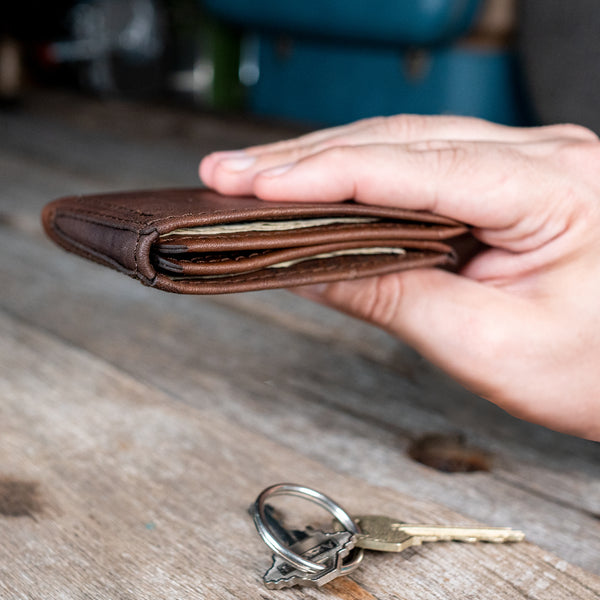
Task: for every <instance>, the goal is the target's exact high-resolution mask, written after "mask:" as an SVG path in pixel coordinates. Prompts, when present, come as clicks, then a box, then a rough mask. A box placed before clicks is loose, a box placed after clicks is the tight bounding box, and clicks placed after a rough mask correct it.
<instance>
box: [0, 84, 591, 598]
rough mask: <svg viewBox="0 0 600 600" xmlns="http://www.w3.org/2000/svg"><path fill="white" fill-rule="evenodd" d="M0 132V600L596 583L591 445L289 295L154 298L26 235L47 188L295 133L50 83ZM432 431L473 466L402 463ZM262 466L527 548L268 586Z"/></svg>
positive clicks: (441, 549) (563, 592)
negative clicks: (51, 87)
mask: <svg viewBox="0 0 600 600" xmlns="http://www.w3.org/2000/svg"><path fill="white" fill-rule="evenodd" d="M0 132H1V138H0V139H1V141H0V181H1V183H0V192H1V193H0V222H1V225H0V232H1V233H0V251H1V253H2V259H1V261H0V277H1V279H0V281H1V283H0V357H1V358H0V373H1V376H0V402H1V403H0V598H2V599H3V600H4V599H6V600H12V599H17V598H19V599H28V600H29V599H44V600H52V599H58V598H60V599H63V598H69V599H70V598H78V599H84V598H85V599H88V598H93V599H98V600H104V599H119V600H121V599H128V600H129V599H141V598H165V599H175V598H176V599H183V598H185V599H187V598H207V599H213V598H215V599H216V598H218V599H221V598H263V599H267V598H284V597H285V598H305V597H306V598H343V599H360V600H363V599H373V598H377V599H382V600H383V599H392V598H398V599H400V598H401V599H408V598H418V599H420V600H421V599H430V598H431V599H434V598H435V599H442V598H478V599H483V598H486V599H487V598H494V599H496V598H502V599H504V598H507V599H508V598H533V599H542V598H543V599H546V598H547V599H551V600H557V599H562V598H565V599H567V598H568V599H573V598H585V599H589V598H598V597H600V445H598V444H595V443H592V442H586V441H583V440H578V439H575V438H571V437H568V436H564V435H560V434H557V433H554V432H551V431H548V430H545V429H542V428H540V427H536V426H533V425H530V424H527V423H523V422H521V421H518V420H516V419H514V418H512V417H510V416H508V415H506V414H504V413H503V412H502V411H500V410H498V409H497V408H495V407H494V406H492V405H490V404H489V403H487V402H485V401H483V400H480V399H478V398H476V397H474V396H472V395H470V394H468V393H467V392H465V391H464V390H462V389H460V388H459V387H458V386H456V385H455V384H453V383H452V382H450V381H448V380H447V379H446V378H445V377H444V376H443V375H442V374H440V373H439V372H438V371H436V370H435V369H434V368H433V367H431V366H430V365H429V364H428V363H426V362H425V361H424V360H422V359H421V358H420V357H419V356H418V355H416V354H415V353H414V352H413V351H412V350H410V349H409V348H407V347H405V346H403V345H402V344H401V343H400V342H398V341H396V340H393V339H391V338H390V337H388V336H386V335H385V334H383V333H382V332H380V331H378V330H376V329H374V328H371V327H369V326H367V325H365V324H363V323H360V322H357V321H355V320H352V319H350V318H347V317H344V316H342V315H339V314H337V313H333V312H331V311H328V310H327V309H324V308H321V307H318V306H314V305H312V304H310V303H308V302H307V301H305V300H302V299H300V298H298V297H296V296H294V295H292V294H290V293H288V292H284V291H276V292H264V293H253V294H240V295H233V296H222V297H212V298H206V297H177V296H174V295H168V294H165V293H162V292H158V291H155V290H150V289H147V288H144V287H143V286H141V285H139V284H138V283H136V282H134V281H132V280H129V279H127V278H125V277H123V276H122V275H119V274H117V273H114V272H112V271H110V270H108V269H105V268H102V267H99V266H96V265H94V264H92V263H88V262H86V261H83V260H81V259H79V258H76V257H74V256H71V255H69V254H67V253H65V252H63V251H62V250H60V249H58V248H56V247H54V246H53V245H51V244H50V243H49V242H48V241H47V240H46V239H45V238H44V236H43V234H42V233H41V230H40V227H39V223H38V219H39V217H38V215H39V211H40V209H41V207H42V206H43V204H44V203H46V202H47V201H48V200H50V199H52V198H54V197H57V196H60V195H65V194H72V193H85V192H96V191H101V190H114V189H123V188H133V187H149V188H151V187H166V186H185V185H195V184H196V183H197V180H196V167H197V163H198V160H199V158H200V157H201V156H202V155H203V154H204V153H206V152H208V151H209V150H213V149H224V148H235V147H239V146H241V145H245V144H249V143H257V142H260V141H266V140H273V139H277V138H279V137H281V136H282V135H285V134H289V133H293V132H291V131H289V130H285V129H284V128H282V127H275V126H272V125H265V124H260V123H252V122H248V121H244V120H242V119H240V118H232V117H225V116H212V115H204V114H199V113H194V112H192V111H187V110H179V111H178V110H174V109H171V108H164V107H156V106H145V107H139V106H136V105H128V104H124V103H118V102H114V101H113V102H108V103H100V102H97V101H93V100H90V99H82V98H78V97H75V96H70V95H65V94H57V93H52V94H50V93H45V94H38V95H34V96H32V97H31V98H30V99H29V100H28V101H27V103H26V104H25V105H24V106H23V107H21V108H20V109H19V110H16V111H12V112H3V113H1V114H0ZM540 400H541V401H543V398H542V399H540ZM432 433H433V434H436V435H438V436H439V437H440V439H443V440H450V442H449V443H450V445H451V446H452V449H451V453H453V452H458V453H459V454H460V455H461V456H463V455H466V461H467V463H468V464H470V465H472V466H473V467H477V466H479V467H485V466H487V467H488V470H479V471H473V472H443V471H440V470H437V469H435V468H432V467H431V466H426V465H425V464H422V463H420V462H417V461H416V460H414V459H413V458H411V454H415V452H414V450H415V447H416V448H417V449H419V448H422V446H423V444H422V443H420V441H419V440H421V442H422V440H423V436H426V435H428V434H432ZM457 435H460V436H462V437H463V439H464V440H466V444H467V448H466V450H465V449H464V448H461V447H460V444H458V448H457V449H455V446H456V445H457V444H455V443H454V442H453V440H454V437H455V436H457ZM411 449H412V450H411ZM437 450H439V448H438V447H437V445H436V444H433V451H437ZM446 450H447V449H446ZM446 455H447V452H446V454H444V455H443V456H442V458H444V456H446ZM463 458H464V456H463ZM452 464H454V463H452ZM452 464H451V465H450V466H451V467H452ZM446 466H448V465H446ZM280 481H293V482H298V483H303V484H306V485H310V486H313V487H315V488H316V489H319V490H321V491H323V492H325V493H327V494H329V495H330V496H332V497H334V498H335V499H337V500H339V501H340V503H341V504H343V506H344V507H345V508H347V509H348V510H349V511H350V512H355V513H367V512H368V513H383V514H389V515H393V516H397V517H399V518H401V519H403V520H406V521H426V522H427V521H430V522H438V523H447V524H465V523H467V524H468V523H471V524H472V523H477V522H479V523H484V524H487V525H496V526H502V525H505V526H512V527H516V528H520V529H523V530H525V532H526V533H527V537H528V540H529V541H527V542H525V543H522V544H513V545H492V544H478V545H470V544H456V543H454V544H452V543H444V544H428V545H424V546H422V547H420V548H415V549H412V550H409V551H407V552H405V553H403V554H400V555H383V554H375V553H371V554H369V555H368V556H367V557H366V558H365V561H364V564H363V566H362V567H361V568H360V569H358V570H356V571H355V572H354V573H353V574H352V575H351V576H350V577H347V578H343V579H339V580H337V581H336V582H335V583H333V584H330V585H328V586H326V587H324V588H321V589H318V590H315V589H298V588H295V589H293V590H288V591H269V590H267V589H265V588H264V587H263V584H262V581H261V576H262V573H263V572H264V571H265V570H266V568H267V567H268V566H269V564H270V555H269V552H268V551H267V549H266V546H264V545H263V543H262V542H261V541H260V539H259V538H258V536H257V535H256V533H255V531H254V527H253V524H252V522H251V520H250V518H249V517H248V514H247V512H246V511H247V508H248V506H249V504H250V503H251V502H252V501H253V500H254V498H255V497H256V495H257V494H258V493H259V492H260V491H261V489H263V488H264V487H265V486H267V485H270V484H272V483H275V482H280ZM300 508H302V509H304V505H302V507H300ZM308 508H310V507H308ZM315 510H316V511H318V510H319V509H316V508H315ZM316 516H317V517H321V514H320V513H318V514H316Z"/></svg>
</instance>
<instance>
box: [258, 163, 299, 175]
mask: <svg viewBox="0 0 600 600" xmlns="http://www.w3.org/2000/svg"><path fill="white" fill-rule="evenodd" d="M295 164H296V163H288V164H287V165H280V166H279V167H273V168H272V169H266V170H265V171H261V172H260V174H261V176H262V177H279V175H283V174H284V173H287V172H288V171H289V170H290V169H291V168H292V167H293V166H294V165H295Z"/></svg>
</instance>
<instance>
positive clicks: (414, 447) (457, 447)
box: [408, 433, 491, 473]
mask: <svg viewBox="0 0 600 600" xmlns="http://www.w3.org/2000/svg"><path fill="white" fill-rule="evenodd" d="M408 455H409V456H410V457H411V458H412V459H413V460H416V461H417V462H420V463H421V464H424V465H427V466H428V467H432V468H433V469H437V470H438V471H443V472H444V473H470V472H473V471H489V470H490V469H491V457H490V455H489V454H488V453H487V452H484V451H483V450H481V449H480V448H476V447H475V446H471V445H469V444H467V442H466V440H465V436H464V435H462V434H443V433H429V434H426V435H423V436H421V437H420V438H418V439H417V440H415V441H414V442H413V443H412V444H411V445H410V447H409V449H408Z"/></svg>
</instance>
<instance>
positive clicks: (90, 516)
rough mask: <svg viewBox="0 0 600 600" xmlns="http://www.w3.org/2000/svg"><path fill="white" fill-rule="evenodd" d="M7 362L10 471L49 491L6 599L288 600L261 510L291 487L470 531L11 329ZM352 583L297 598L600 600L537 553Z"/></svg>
mask: <svg viewBox="0 0 600 600" xmlns="http://www.w3.org/2000/svg"><path fill="white" fill-rule="evenodd" d="M0 355H2V357H3V361H2V367H1V375H2V378H1V381H2V383H1V387H0V393H1V394H2V397H3V398H5V401H4V403H3V405H2V423H1V425H0V456H1V457H2V465H3V470H4V472H5V474H6V475H10V476H14V477H17V476H18V477H20V478H27V479H30V480H32V481H37V482H38V483H39V486H40V493H41V495H42V496H43V498H44V501H45V502H46V503H47V509H46V511H45V514H44V515H43V516H40V517H38V518H37V519H35V520H34V519H32V518H29V517H17V518H15V517H13V518H6V517H4V518H0V531H1V533H2V540H3V543H2V545H0V565H1V566H0V573H1V574H2V577H0V590H2V592H3V597H8V598H16V597H19V594H22V593H23V591H24V590H27V597H28V598H32V599H36V598H44V599H53V598H64V597H68V598H86V597H94V598H116V597H118V598H152V597H160V598H195V597H201V598H219V599H220V598H239V597H263V598H271V597H279V596H280V595H281V592H267V591H266V590H264V589H263V587H262V582H261V581H260V574H261V572H262V571H263V570H264V569H265V568H266V567H267V566H268V563H269V558H268V552H266V548H265V547H264V546H263V545H262V543H261V542H260V540H259V539H258V536H257V535H256V533H255V532H254V531H253V525H252V523H251V520H250V518H249V517H248V515H247V512H246V508H247V506H248V504H249V503H250V502H251V501H252V500H253V499H254V497H255V496H256V494H257V493H258V491H260V489H261V487H262V486H264V485H266V484H269V483H272V482H274V481H280V480H288V479H290V478H291V477H293V478H296V479H297V480H299V481H303V482H305V483H307V484H309V485H312V486H314V487H316V488H320V489H327V490H328V491H329V493H331V494H332V495H334V496H336V497H338V498H343V499H344V504H345V505H346V507H347V508H349V509H350V510H352V511H354V512H364V508H365V507H366V506H369V507H370V509H371V510H372V511H373V510H375V509H376V510H377V511H384V512H385V511H387V510H389V509H390V507H392V506H393V507H395V508H398V509H400V508H401V509H402V510H403V512H404V513H405V514H407V515H409V516H410V518H411V519H413V518H415V519H424V518H426V517H427V516H430V515H432V514H435V515H436V517H437V518H439V519H441V520H444V521H448V522H451V521H455V520H456V519H457V518H459V516H458V515H456V514H454V513H452V511H449V510H448V509H446V508H444V507H443V506H436V505H434V504H433V503H431V502H426V501H425V502H424V501H422V500H417V499H416V498H411V497H409V496H405V495H402V494H399V493H397V492H393V491H391V490H386V489H385V488H377V487H374V486H370V485H368V484H365V483H364V482H361V481H360V480H356V479H354V478H352V477H349V476H346V475H339V474H337V473H335V472H333V471H331V470H329V469H327V468H326V467H323V466H322V465H320V464H319V463H317V462H314V461H311V460H309V459H307V458H305V457H303V456H302V455H300V454H298V453H296V452H294V451H293V450H289V449H286V448H285V447H283V446H281V445H279V444H275V443H272V442H269V441H267V440H265V438H264V437H263V436H259V435H256V434H254V433H251V432H249V431H247V430H245V429H243V428H241V427H239V426H236V425H235V424H232V423H230V422H229V421H228V420H225V419H223V418H221V417H218V416H217V415H214V414H210V413H208V412H204V411H198V410H197V409H190V408H188V407H185V406H183V405H181V404H178V403H175V402H173V401H172V400H171V399H170V398H169V397H168V395H167V396H165V395H164V394H162V393H160V392H159V391H157V390H154V389H152V388H148V387H147V386H145V385H144V384H141V383H140V382H138V381H136V380H134V379H132V378H131V377H128V376H127V375H124V374H123V373H121V372H120V371H119V370H117V369H115V368H114V367H111V366H110V365H108V364H106V363H104V362H103V361H101V360H99V359H97V358H95V357H93V356H90V355H89V354H87V353H84V352H82V351H81V350H78V349H76V348H72V347H67V346H66V345H64V344H63V343H62V342H60V341H58V340H56V339H53V338H52V337H50V336H48V335H44V334H41V333H40V332H38V331H35V330H34V329H32V328H30V327H28V326H25V325H24V324H22V323H19V322H17V321H15V320H14V319H12V318H9V317H7V316H5V315H0ZM82 373H85V374H86V376H85V380H84V381H82V378H81V374H82ZM23 549H27V551H26V552H23ZM352 580H353V581H354V583H355V584H356V586H354V585H352V584H348V585H346V586H344V585H343V584H338V586H333V587H332V589H327V588H325V589H321V590H315V591H310V592H305V591H302V590H292V591H289V592H286V595H287V597H298V598H300V597H314V598H318V597H332V596H333V597H336V596H337V597H342V598H348V597H350V598H352V597H353V596H352V595H350V594H353V595H354V597H358V598H361V597H362V598H365V597H367V598H368V597H369V596H368V595H366V594H369V595H370V596H371V597H374V598H380V599H383V598H394V597H398V596H397V592H398V591H399V589H398V587H397V586H398V585H399V582H402V583H401V586H402V590H406V591H407V592H408V591H410V594H411V595H413V596H414V595H418V597H420V598H424V599H427V598H440V597H462V596H465V595H471V597H478V598H525V597H527V598H536V599H537V598H540V599H541V598H552V599H561V598H570V599H572V598H594V597H597V595H598V594H599V593H600V578H599V577H597V576H595V575H591V574H589V573H585V572H584V571H583V570H581V569H579V568H577V567H573V566H570V565H568V564H567V563H566V562H565V561H561V560H560V559H558V558H557V557H555V556H552V555H551V554H550V553H548V552H546V551H543V550H541V549H539V548H537V547H535V546H534V545H532V544H530V543H522V544H519V545H491V544H487V545H485V544H480V545H460V544H437V545H435V544H430V545H428V546H426V547H425V546H424V547H422V548H418V549H416V550H415V551H414V552H411V553H406V554H404V555H401V556H382V555H369V556H368V558H367V560H366V561H365V565H364V567H363V568H361V569H360V570H359V571H356V572H355V574H354V575H353V576H352ZM507 582H510V585H507ZM340 586H341V587H340ZM357 586H358V587H357ZM360 588H363V590H364V593H363V592H360V593H361V594H362V596H361V595H358V593H359V592H358V591H357V590H360Z"/></svg>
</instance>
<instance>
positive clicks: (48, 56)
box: [0, 0, 600, 130]
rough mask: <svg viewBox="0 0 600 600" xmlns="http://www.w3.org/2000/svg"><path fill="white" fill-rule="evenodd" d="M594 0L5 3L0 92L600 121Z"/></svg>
mask: <svg viewBox="0 0 600 600" xmlns="http://www.w3.org/2000/svg"><path fill="white" fill-rule="evenodd" d="M598 4H599V3H598V2H597V0H575V1H573V2H568V3H567V2H560V1H558V0H526V1H525V0H524V1H522V2H518V1H517V0H403V1H400V0H370V1H369V2H364V1H362V0H286V1H285V2H282V1H281V0H52V1H45V2H41V1H34V0H18V1H16V0H5V1H4V2H3V3H2V8H1V9H0V11H1V14H0V100H1V102H2V104H3V105H4V106H5V107H6V106H14V105H18V103H19V102H23V101H24V100H26V98H27V95H28V94H29V93H33V92H36V93H39V91H40V90H56V89H69V90H73V91H77V92H81V93H84V94H88V95H94V96H97V97H98V98H121V99H131V100H135V101H139V100H144V101H152V102H161V103H174V104H176V103H179V104H186V105H188V106H191V107H195V108H199V109H201V110H216V111H233V112H237V113H242V114H252V115H257V116H260V117H267V118H272V119H280V120H283V121H286V122H298V123H302V124H305V125H310V126H322V125H333V124H338V123H343V122H348V121H351V120H354V119H358V118H362V117H367V116H371V115H388V114H395V113H400V112H408V113H423V114H443V113H449V114H460V115H474V116H479V117H483V118H486V119H490V120H492V121H497V122H500V123H506V124H513V125H521V124H526V125H528V124H536V123H542V122H556V121H575V122H579V123H582V124H586V125H588V126H590V127H592V128H593V129H596V130H598V129H600V117H599V114H598V113H599V112H600V111H598V110H597V99H596V96H597V93H596V90H597V88H598V87H599V86H598V84H597V80H598V79H600V78H598V77H594V71H595V69H596V68H597V67H596V65H597V64H598V58H600V56H599V54H600V51H598V49H597V48H596V47H600V44H598V43H596V38H597V31H598V24H599V20H598V13H599V8H598V7H597V6H598Z"/></svg>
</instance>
